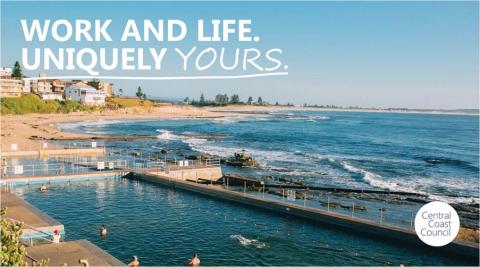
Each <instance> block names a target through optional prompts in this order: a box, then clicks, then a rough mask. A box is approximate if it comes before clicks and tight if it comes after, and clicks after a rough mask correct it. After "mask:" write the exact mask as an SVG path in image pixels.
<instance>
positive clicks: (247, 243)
mask: <svg viewBox="0 0 480 267" xmlns="http://www.w3.org/2000/svg"><path fill="white" fill-rule="evenodd" d="M230 238H231V239H235V240H237V241H238V242H239V243H240V245H242V246H244V247H249V246H254V247H256V248H264V247H266V245H267V244H266V243H265V242H261V241H258V240H257V239H248V238H246V237H244V236H242V235H231V236H230Z"/></svg>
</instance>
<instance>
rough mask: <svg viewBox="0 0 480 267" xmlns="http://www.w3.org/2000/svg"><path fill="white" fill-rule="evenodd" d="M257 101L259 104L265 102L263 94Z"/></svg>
mask: <svg viewBox="0 0 480 267" xmlns="http://www.w3.org/2000/svg"><path fill="white" fill-rule="evenodd" d="M257 103H258V104H259V105H261V104H263V99H262V97H261V96H259V97H258V100H257Z"/></svg>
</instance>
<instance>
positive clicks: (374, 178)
mask: <svg viewBox="0 0 480 267" xmlns="http://www.w3.org/2000/svg"><path fill="white" fill-rule="evenodd" d="M341 164H342V166H343V167H344V168H345V169H346V170H347V171H349V172H353V173H358V174H361V175H362V177H363V180H364V181H365V182H367V183H368V184H370V185H371V186H374V187H378V188H383V189H387V190H392V191H402V192H412V193H418V194H422V195H426V196H428V197H429V198H430V199H432V200H439V201H444V202H448V203H472V202H473V203H479V198H478V197H461V196H458V197H457V196H445V195H438V194H434V193H429V192H427V191H426V190H422V189H418V188H417V187H416V183H415V184H410V183H407V182H405V183H397V182H389V181H385V180H384V178H383V177H382V176H380V175H378V174H375V173H373V172H370V171H367V170H364V169H360V168H357V167H354V166H352V165H350V164H348V163H347V162H345V161H342V162H341ZM437 182H438V181H437ZM427 183H428V182H427ZM422 185H423V186H424V187H425V186H426V185H425V179H422ZM443 187H449V185H447V184H444V185H443Z"/></svg>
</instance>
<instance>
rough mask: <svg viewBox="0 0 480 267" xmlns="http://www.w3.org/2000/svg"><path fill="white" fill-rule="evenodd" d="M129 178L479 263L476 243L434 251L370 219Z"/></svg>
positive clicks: (149, 176)
mask: <svg viewBox="0 0 480 267" xmlns="http://www.w3.org/2000/svg"><path fill="white" fill-rule="evenodd" d="M127 177H129V178H133V179H138V180H142V181H147V182H152V183H155V184H160V185H163V186H168V187H173V188H176V189H181V190H185V191H188V192H193V193H198V194H201V195H205V196H209V197H212V198H216V199H221V200H227V201H230V202H234V203H237V204H242V205H246V206H253V207H256V208H260V209H263V210H269V211H272V212H275V213H280V214H285V215H290V216H294V217H298V218H303V219H307V220H309V221H315V222H319V223H323V224H327V225H331V226H335V227H340V228H342V229H345V230H349V231H353V232H355V233H363V234H367V235H368V236H370V237H373V238H377V239H380V240H384V238H387V239H389V240H395V241H400V242H403V243H407V244H408V245H411V246H414V247H418V248H421V249H426V250H429V251H433V252H436V253H445V252H447V253H452V254H455V255H456V256H462V257H468V258H471V259H474V260H475V261H477V262H478V259H479V244H476V243H469V242H463V241H458V240H456V241H454V242H452V243H450V244H449V245H447V246H444V247H430V246H427V245H426V244H424V243H423V242H421V240H420V239H419V238H418V237H417V235H416V233H415V232H414V231H411V230H406V229H404V228H400V227H395V226H392V225H380V224H378V223H375V222H372V221H369V220H366V219H361V218H357V217H350V216H347V215H342V214H336V213H332V212H327V211H322V210H318V209H314V208H309V207H303V206H299V205H295V204H290V203H285V202H277V201H272V200H268V199H262V198H258V197H254V196H251V195H245V194H244V193H241V192H235V191H227V190H224V189H222V188H218V187H214V186H209V185H203V184H197V183H192V182H188V181H182V180H177V179H171V178H168V177H162V176H159V175H156V174H153V173H134V172H132V173H129V174H128V175H127Z"/></svg>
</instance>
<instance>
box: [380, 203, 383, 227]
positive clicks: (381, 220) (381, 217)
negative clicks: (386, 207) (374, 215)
mask: <svg viewBox="0 0 480 267" xmlns="http://www.w3.org/2000/svg"><path fill="white" fill-rule="evenodd" d="M382 222H383V207H382V208H380V225H382Z"/></svg>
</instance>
